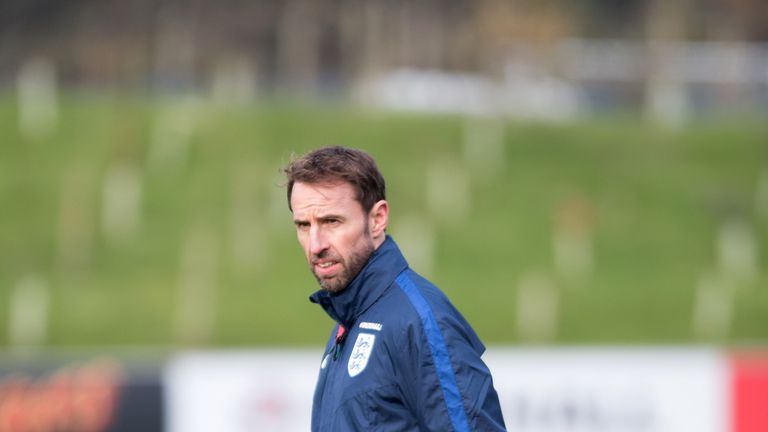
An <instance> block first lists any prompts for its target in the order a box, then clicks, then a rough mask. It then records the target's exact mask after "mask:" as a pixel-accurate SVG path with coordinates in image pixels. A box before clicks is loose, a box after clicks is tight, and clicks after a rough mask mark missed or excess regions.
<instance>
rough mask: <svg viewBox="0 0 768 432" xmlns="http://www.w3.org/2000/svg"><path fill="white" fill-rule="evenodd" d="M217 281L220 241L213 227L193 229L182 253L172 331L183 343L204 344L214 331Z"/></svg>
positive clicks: (188, 232) (189, 230)
mask: <svg viewBox="0 0 768 432" xmlns="http://www.w3.org/2000/svg"><path fill="white" fill-rule="evenodd" d="M218 278H219V238H218V236H217V234H216V231H215V230H214V228H213V227H211V226H208V225H200V226H192V227H190V228H189V229H188V231H187V235H186V238H185V239H184V244H183V247H182V250H181V262H180V269H179V281H178V284H179V285H178V291H177V297H176V315H175V319H176V322H175V329H176V336H177V340H178V341H179V342H181V343H184V344H198V343H204V342H206V341H207V340H208V339H209V338H210V337H211V334H212V332H213V325H214V319H215V313H216V290H217V288H218Z"/></svg>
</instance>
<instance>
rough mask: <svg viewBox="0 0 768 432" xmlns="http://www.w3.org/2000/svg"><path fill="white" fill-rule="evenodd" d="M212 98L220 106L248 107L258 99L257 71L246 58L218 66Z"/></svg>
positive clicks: (215, 71)
mask: <svg viewBox="0 0 768 432" xmlns="http://www.w3.org/2000/svg"><path fill="white" fill-rule="evenodd" d="M211 97H212V98H213V102H214V103H215V104H217V105H219V106H227V105H247V104H250V103H252V102H253V101H254V99H255V98H256V71H255V69H254V67H253V64H252V63H251V62H250V61H249V60H248V58H246V57H245V56H243V57H239V58H234V59H230V60H228V61H224V62H220V63H219V64H217V65H216V69H215V70H214V72H213V79H212V82H211Z"/></svg>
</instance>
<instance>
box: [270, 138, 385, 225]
mask: <svg viewBox="0 0 768 432" xmlns="http://www.w3.org/2000/svg"><path fill="white" fill-rule="evenodd" d="M283 171H284V172H285V175H286V176H287V177H288V184H287V188H288V208H289V209H290V210H291V211H293V208H291V194H292V192H293V185H294V183H296V182H299V183H315V184H317V183H333V182H346V183H349V184H350V185H352V187H353V188H354V190H355V199H357V201H359V202H360V204H361V205H362V206H363V211H365V213H368V212H370V211H371V209H372V208H373V205H374V204H376V203H377V202H379V201H380V200H383V199H387V198H386V187H385V185H384V177H383V176H382V175H381V173H380V172H379V168H378V167H377V166H376V161H374V160H373V158H372V157H371V156H370V155H369V154H368V153H366V152H364V151H362V150H358V149H352V148H345V147H342V146H329V147H322V148H319V149H316V150H313V151H311V152H309V153H307V154H305V155H304V156H301V157H299V158H298V159H294V160H293V161H291V162H290V163H289V164H288V166H286V167H285V169H284V170H283Z"/></svg>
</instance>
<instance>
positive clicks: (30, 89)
mask: <svg viewBox="0 0 768 432" xmlns="http://www.w3.org/2000/svg"><path fill="white" fill-rule="evenodd" d="M16 85H17V93H18V103H19V130H20V131H21V134H22V136H24V137H25V138H27V139H30V140H40V139H44V138H46V137H48V136H50V135H51V134H52V133H53V130H54V129H55V127H56V123H57V122H58V117H59V102H58V85H57V82H56V67H55V66H54V64H53V62H52V61H51V60H49V59H45V58H33V59H30V60H28V61H27V62H26V63H24V64H23V65H22V66H21V68H20V69H19V73H18V76H17V83H16Z"/></svg>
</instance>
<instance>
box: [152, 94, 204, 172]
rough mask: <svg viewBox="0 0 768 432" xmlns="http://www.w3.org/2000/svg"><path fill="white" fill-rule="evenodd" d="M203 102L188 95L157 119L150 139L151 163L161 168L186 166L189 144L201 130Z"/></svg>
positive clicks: (167, 169)
mask: <svg viewBox="0 0 768 432" xmlns="http://www.w3.org/2000/svg"><path fill="white" fill-rule="evenodd" d="M200 111H201V107H200V103H199V101H197V100H196V99H186V100H184V101H183V102H179V103H175V104H174V105H172V106H170V107H168V108H166V109H165V110H164V111H162V112H161V113H160V114H158V115H157V116H156V117H155V119H154V124H153V127H152V134H151V136H150V141H149V156H148V158H149V160H148V163H149V167H150V168H152V169H157V170H160V171H177V170H182V169H184V167H185V166H186V164H187V159H188V157H189V155H188V153H189V144H190V141H191V139H192V137H193V136H194V134H195V133H196V132H197V127H198V122H199V121H200V120H201V119H200V117H201V115H200Z"/></svg>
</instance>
